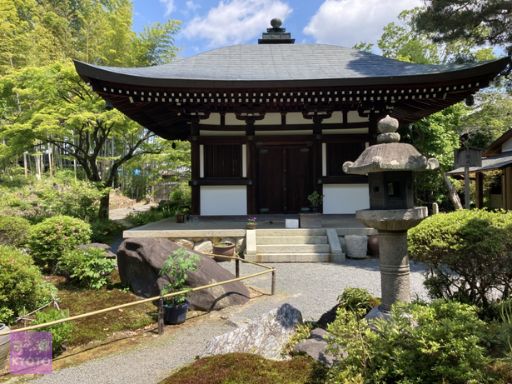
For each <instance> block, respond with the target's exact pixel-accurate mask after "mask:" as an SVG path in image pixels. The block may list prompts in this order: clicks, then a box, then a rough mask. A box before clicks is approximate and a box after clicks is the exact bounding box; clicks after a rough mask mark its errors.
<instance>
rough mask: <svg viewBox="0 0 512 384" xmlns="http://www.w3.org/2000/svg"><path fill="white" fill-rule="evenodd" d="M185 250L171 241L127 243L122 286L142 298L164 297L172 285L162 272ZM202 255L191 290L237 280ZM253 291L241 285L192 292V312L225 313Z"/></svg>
mask: <svg viewBox="0 0 512 384" xmlns="http://www.w3.org/2000/svg"><path fill="white" fill-rule="evenodd" d="M179 248H183V247H181V246H180V245H178V244H176V243H175V242H173V241H171V240H169V239H162V238H155V239H151V238H129V239H126V240H124V241H123V243H122V244H121V245H120V246H119V249H118V252H117V263H118V266H119V275H120V277H121V282H122V283H124V284H126V285H128V286H129V287H130V288H131V289H132V291H133V292H134V293H135V294H137V295H140V296H144V297H151V296H157V295H159V294H160V288H162V287H163V286H164V285H165V284H166V283H167V282H168V281H167V278H166V277H161V276H160V275H159V273H160V269H161V268H162V266H163V264H164V262H165V261H166V260H167V258H168V256H169V255H170V254H171V253H173V252H174V251H175V250H177V249H179ZM188 251H189V252H192V253H195V254H197V255H199V257H200V260H199V263H198V268H197V270H196V271H193V272H189V273H188V278H187V284H188V286H189V287H192V288H194V287H199V286H202V285H207V284H212V283H215V282H220V281H225V280H231V279H234V278H235V276H234V275H233V274H232V273H231V272H229V271H227V270H226V269H224V268H222V267H221V266H219V265H218V264H217V263H216V262H215V261H214V260H212V259H211V258H210V257H208V256H205V255H202V254H201V253H199V252H196V251H191V250H188ZM249 295H250V294H249V290H248V289H247V287H246V286H245V285H243V284H242V283H241V282H233V283H229V284H225V285H221V286H218V287H215V288H210V289H207V290H202V291H197V292H191V293H190V294H188V296H187V298H188V300H189V301H190V304H191V308H192V309H198V310H203V311H209V310H212V309H222V308H225V307H228V306H231V305H240V304H245V303H246V302H247V301H248V300H249Z"/></svg>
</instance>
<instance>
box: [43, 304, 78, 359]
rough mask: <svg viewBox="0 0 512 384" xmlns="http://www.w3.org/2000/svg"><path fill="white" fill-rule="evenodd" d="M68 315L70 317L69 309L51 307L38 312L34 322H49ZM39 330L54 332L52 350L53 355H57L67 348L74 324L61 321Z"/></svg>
mask: <svg viewBox="0 0 512 384" xmlns="http://www.w3.org/2000/svg"><path fill="white" fill-rule="evenodd" d="M66 317H69V311H68V310H62V311H59V310H58V309H55V308H50V309H47V310H45V311H42V312H37V313H36V318H35V321H34V324H44V323H49V322H50V321H54V320H60V319H64V318H66ZM39 331H43V332H50V333H51V334H52V352H53V356H56V355H58V354H59V353H61V352H62V351H63V350H65V343H66V342H67V341H68V340H69V338H70V336H71V332H72V331H73V325H72V324H71V323H70V322H67V323H60V324H56V325H52V326H50V327H46V328H41V329H40V330H39Z"/></svg>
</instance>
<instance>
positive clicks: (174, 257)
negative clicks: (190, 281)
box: [160, 248, 199, 324]
mask: <svg viewBox="0 0 512 384" xmlns="http://www.w3.org/2000/svg"><path fill="white" fill-rule="evenodd" d="M198 263H199V256H198V255H196V254H194V253H191V252H188V251H187V250H186V249H184V248H179V249H177V250H176V251H174V252H173V253H172V254H171V255H170V256H169V257H168V258H167V260H166V261H165V263H164V265H163V266H162V269H161V270H160V276H162V277H166V278H167V280H168V281H169V282H168V283H167V284H165V285H164V286H163V287H162V289H161V295H166V294H168V293H171V292H177V291H181V290H183V289H184V288H185V287H186V285H187V274H188V273H189V272H193V271H195V270H196V269H197V266H198ZM188 306H189V302H188V300H187V299H186V294H183V295H178V296H173V297H170V298H165V299H164V323H165V324H181V323H183V322H184V321H185V320H186V318H187V311H188Z"/></svg>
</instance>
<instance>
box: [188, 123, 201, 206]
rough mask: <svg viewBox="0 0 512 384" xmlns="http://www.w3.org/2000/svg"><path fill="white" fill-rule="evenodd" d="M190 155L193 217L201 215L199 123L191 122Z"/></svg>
mask: <svg viewBox="0 0 512 384" xmlns="http://www.w3.org/2000/svg"><path fill="white" fill-rule="evenodd" d="M190 153H191V167H192V169H191V176H192V180H190V187H191V194H192V207H191V211H190V213H191V214H192V215H200V214H201V189H200V188H201V187H200V186H199V179H200V166H201V164H200V155H199V126H198V124H197V122H191V135H190Z"/></svg>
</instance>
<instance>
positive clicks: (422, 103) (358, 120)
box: [75, 19, 510, 216]
mask: <svg viewBox="0 0 512 384" xmlns="http://www.w3.org/2000/svg"><path fill="white" fill-rule="evenodd" d="M509 62H510V59H509V58H503V59H499V60H494V61H490V62H484V63H474V64H448V65H423V64H412V63H405V62H401V61H397V60H392V59H388V58H384V57H381V56H378V55H374V54H371V53H367V52H362V51H357V50H354V49H348V48H343V47H339V46H335V45H325V44H294V39H293V38H292V37H291V36H290V34H289V33H287V32H286V30H285V29H284V28H282V27H281V22H280V21H279V20H276V19H274V20H273V21H272V27H271V28H268V29H267V32H266V33H263V36H262V38H261V39H259V41H258V44H253V45H235V46H230V47H225V48H220V49H215V50H212V51H208V52H204V53H201V54H199V55H196V56H193V57H188V58H184V59H180V60H176V61H175V62H172V63H170V64H165V65H159V66H154V67H147V68H118V67H116V68H114V67H102V66H96V65H92V64H86V63H83V62H78V61H77V62H75V66H76V70H77V72H78V73H79V74H80V76H81V77H82V78H83V79H84V80H85V81H87V82H88V83H89V84H90V85H91V86H92V87H93V89H94V90H95V91H96V92H97V93H98V94H99V95H101V96H102V97H103V98H104V99H105V100H108V101H109V102H110V103H111V104H112V105H113V106H114V107H115V108H117V109H119V110H120V111H122V112H123V113H125V114H126V115H127V116H129V117H130V118H132V119H133V120H135V121H137V122H139V123H140V124H141V125H142V126H144V127H146V128H147V129H149V130H152V131H154V132H155V133H156V134H158V135H160V136H161V137H164V138H167V139H181V140H189V141H190V142H191V147H192V154H191V156H192V159H191V166H192V170H191V174H192V177H191V181H190V185H191V187H192V214H194V215H205V216H212V215H213V216H215V215H246V214H259V213H298V212H304V211H307V210H308V209H309V208H310V206H309V202H308V199H307V196H308V195H309V194H310V193H312V192H313V191H318V192H319V193H320V194H321V195H322V196H323V204H322V211H323V213H325V214H344V213H350V214H352V213H354V212H355V211H356V210H358V209H364V208H368V206H369V200H368V199H369V198H368V181H367V177H366V176H360V175H347V174H345V173H343V171H342V167H341V165H342V164H343V163H344V162H345V161H347V160H354V159H355V158H357V156H358V155H359V154H360V153H361V152H362V151H363V150H364V148H365V147H366V146H368V145H370V144H372V143H374V142H375V140H376V136H377V122H378V120H379V119H380V118H382V117H384V116H385V115H387V114H390V115H391V116H393V117H395V118H397V119H398V120H399V121H400V123H401V124H409V123H412V122H415V121H417V120H419V119H421V118H422V117H425V116H428V115H430V114H432V113H434V112H437V111H440V110H442V109H444V108H446V107H448V106H450V105H452V104H455V103H457V102H459V101H462V100H464V99H465V98H467V97H468V96H471V95H473V94H474V93H475V92H477V91H478V90H480V89H482V88H484V87H487V86H488V85H489V82H490V81H491V80H492V79H493V78H494V77H495V76H496V75H497V74H499V73H500V72H502V71H503V70H504V69H505V67H506V66H507V65H508V64H509Z"/></svg>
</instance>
